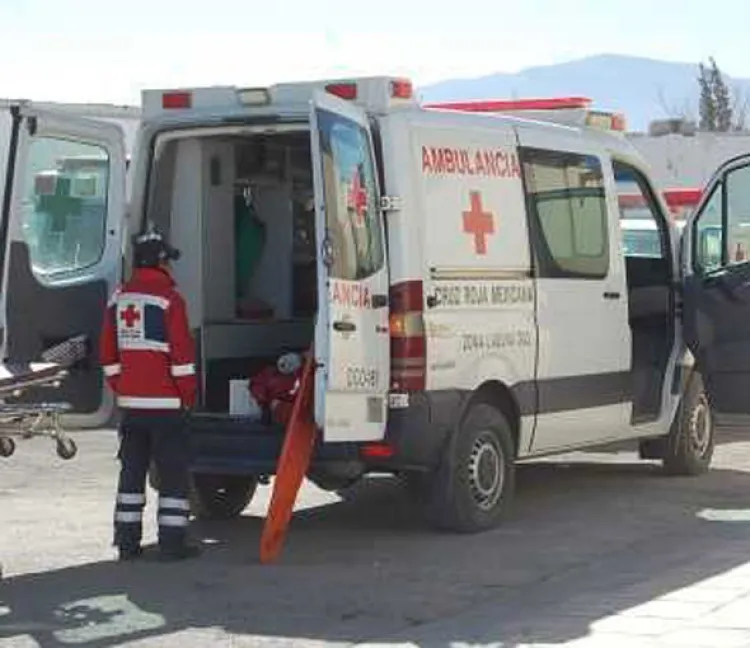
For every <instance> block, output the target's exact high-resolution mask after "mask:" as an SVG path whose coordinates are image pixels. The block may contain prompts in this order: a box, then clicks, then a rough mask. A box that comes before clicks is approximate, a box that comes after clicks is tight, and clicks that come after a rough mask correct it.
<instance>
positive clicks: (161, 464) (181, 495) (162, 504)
mask: <svg viewBox="0 0 750 648" xmlns="http://www.w3.org/2000/svg"><path fill="white" fill-rule="evenodd" d="M118 458H119V459H120V463H121V469H120V480H119V485H118V488H117V502H116V505H115V520H114V522H115V534H114V544H115V546H117V547H119V548H120V549H126V550H127V549H133V548H136V547H138V546H139V545H140V543H141V536H142V523H143V508H144V506H145V505H146V478H147V475H148V470H149V466H150V464H151V461H152V459H153V461H154V463H155V464H156V470H157V471H158V475H159V510H158V524H159V546H160V548H161V549H163V550H166V551H169V550H173V549H176V548H179V547H180V546H182V545H183V544H184V543H185V538H186V534H187V526H188V520H189V513H190V505H189V503H188V488H189V441H188V437H187V430H186V429H185V426H184V419H183V415H182V413H180V412H174V413H172V412H158V413H157V412H143V411H137V412H136V411H132V410H131V411H124V412H123V419H122V423H121V425H120V450H119V452H118Z"/></svg>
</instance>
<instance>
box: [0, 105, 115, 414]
mask: <svg viewBox="0 0 750 648" xmlns="http://www.w3.org/2000/svg"><path fill="white" fill-rule="evenodd" d="M10 110H11V114H12V120H13V125H12V134H11V138H10V140H11V146H10V157H9V163H8V165H7V169H6V177H5V181H6V182H5V187H6V190H5V195H4V197H3V202H2V210H3V211H2V221H1V228H0V237H2V239H3V240H2V241H0V250H2V254H3V255H4V264H3V266H2V267H3V268H4V272H3V278H2V285H3V294H4V296H5V303H4V310H5V313H4V314H5V322H6V331H5V341H4V348H3V351H4V357H5V359H6V360H9V361H20V362H25V361H33V360H39V359H40V357H41V354H42V353H43V352H44V351H45V350H46V349H49V348H50V347H52V346H55V345H56V344H58V343H61V342H64V341H66V340H69V339H71V338H74V337H78V336H83V337H82V340H83V342H84V348H85V358H83V359H82V360H80V361H78V362H76V364H75V365H73V366H72V367H71V370H70V374H69V376H68V378H67V379H66V381H65V383H64V384H63V385H62V388H61V389H60V390H56V391H55V392H54V393H45V390H42V389H40V390H35V391H32V390H30V391H29V392H28V394H26V395H25V396H24V398H25V399H26V400H38V399H55V400H64V401H67V402H69V403H70V404H71V405H72V406H73V413H72V414H71V416H70V417H69V421H68V424H70V425H75V426H80V427H90V426H98V425H101V424H103V423H105V422H106V421H107V420H108V419H109V417H110V415H111V412H112V398H111V395H110V394H109V392H108V391H107V390H106V388H105V383H104V381H103V378H102V374H101V371H100V369H99V367H98V361H97V356H98V337H99V329H100V325H101V318H102V315H103V312H104V308H105V305H106V302H107V299H108V297H109V295H110V294H111V292H112V291H113V289H114V286H115V284H116V282H117V281H118V279H119V273H120V267H121V266H120V248H121V232H122V230H123V225H124V223H123V219H124V207H125V146H124V135H123V132H122V131H121V129H120V128H119V127H118V126H116V125H114V124H112V123H105V122H98V121H95V120H89V119H81V118H78V117H73V116H71V115H69V114H66V113H61V112H57V111H54V112H52V111H47V110H40V109H36V108H35V107H34V106H33V105H31V104H18V105H15V106H11V108H10Z"/></svg>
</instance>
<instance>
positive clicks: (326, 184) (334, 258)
mask: <svg viewBox="0 0 750 648" xmlns="http://www.w3.org/2000/svg"><path fill="white" fill-rule="evenodd" d="M311 113H312V114H311V137H312V154H313V170H314V171H313V176H314V184H315V214H316V238H317V247H318V264H317V268H318V318H317V322H316V327H315V356H316V361H317V373H316V380H315V385H316V398H315V418H316V422H317V424H318V425H319V426H320V427H322V428H323V439H324V440H325V441H376V440H380V439H382V438H383V437H384V435H385V423H386V419H385V417H386V403H387V394H388V388H389V383H390V380H389V374H390V338H389V334H388V297H387V295H388V286H389V280H388V263H387V258H386V248H385V232H384V226H383V216H382V212H381V209H380V199H379V196H380V193H379V188H378V174H377V172H376V166H375V157H374V149H373V143H372V135H371V133H370V127H369V124H368V121H367V117H366V115H365V113H364V112H363V111H362V110H360V109H359V108H357V107H355V106H353V105H351V104H349V103H347V102H345V101H343V100H341V99H338V98H336V97H333V96H331V95H327V94H323V93H318V94H316V96H315V98H314V99H313V102H312V106H311Z"/></svg>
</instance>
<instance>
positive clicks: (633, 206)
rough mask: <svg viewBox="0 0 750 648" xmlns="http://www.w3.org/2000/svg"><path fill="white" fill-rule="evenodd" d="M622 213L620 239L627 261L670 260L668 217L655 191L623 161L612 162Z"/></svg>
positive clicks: (636, 171) (640, 174) (637, 172)
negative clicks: (642, 258)
mask: <svg viewBox="0 0 750 648" xmlns="http://www.w3.org/2000/svg"><path fill="white" fill-rule="evenodd" d="M612 171H613V173H614V176H615V186H616V187H617V203H618V207H619V210H620V235H621V237H622V245H623V253H624V254H625V256H626V257H649V258H652V259H665V258H667V249H668V248H667V246H668V239H667V234H666V231H665V229H664V225H663V224H664V222H665V221H666V217H665V216H664V214H663V213H662V211H661V209H660V208H659V204H658V203H657V201H656V198H655V197H654V194H653V190H652V189H651V187H650V186H649V184H648V181H647V180H646V178H645V177H644V176H643V174H642V173H640V171H638V170H636V169H635V168H634V167H632V166H630V165H629V164H626V163H624V162H620V161H613V162H612Z"/></svg>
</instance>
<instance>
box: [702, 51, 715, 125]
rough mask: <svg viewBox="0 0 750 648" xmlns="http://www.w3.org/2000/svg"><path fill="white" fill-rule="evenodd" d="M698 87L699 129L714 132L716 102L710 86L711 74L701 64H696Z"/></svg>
mask: <svg viewBox="0 0 750 648" xmlns="http://www.w3.org/2000/svg"><path fill="white" fill-rule="evenodd" d="M698 86H699V88H700V97H699V99H698V114H699V116H700V121H699V128H700V129H701V130H702V131H715V130H716V100H715V99H714V93H713V87H712V84H711V74H710V72H709V71H708V70H707V69H706V66H705V65H703V63H699V64H698Z"/></svg>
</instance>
